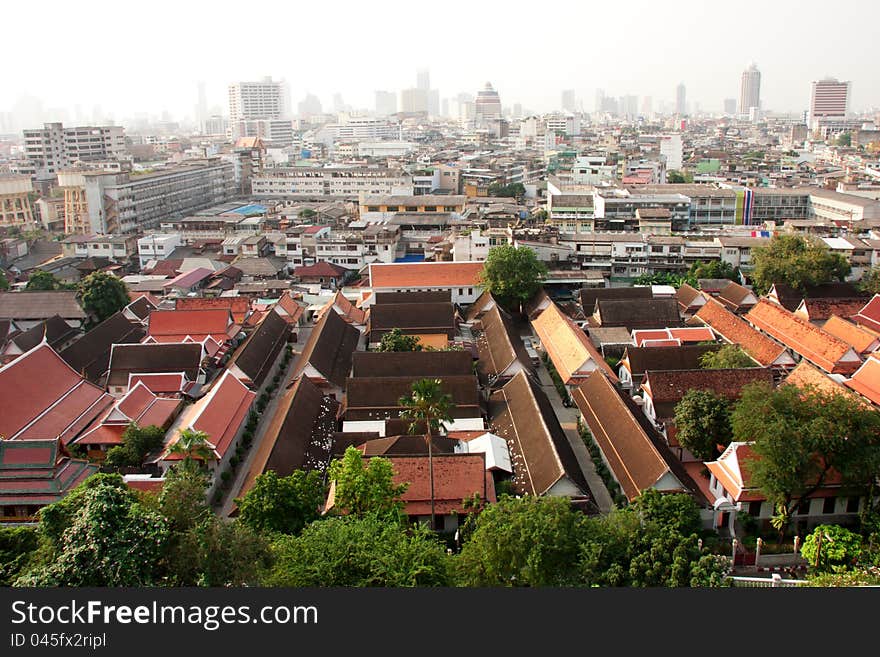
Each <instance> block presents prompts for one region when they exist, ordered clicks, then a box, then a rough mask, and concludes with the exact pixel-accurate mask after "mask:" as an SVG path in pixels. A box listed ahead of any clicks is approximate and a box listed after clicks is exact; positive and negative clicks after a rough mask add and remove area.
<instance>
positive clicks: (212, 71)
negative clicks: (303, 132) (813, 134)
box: [0, 0, 880, 120]
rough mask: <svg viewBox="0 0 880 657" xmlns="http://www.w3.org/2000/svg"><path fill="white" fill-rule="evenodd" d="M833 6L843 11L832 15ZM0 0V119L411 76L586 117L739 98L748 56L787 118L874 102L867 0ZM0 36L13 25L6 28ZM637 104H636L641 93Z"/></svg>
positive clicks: (121, 114) (358, 91)
mask: <svg viewBox="0 0 880 657" xmlns="http://www.w3.org/2000/svg"><path fill="white" fill-rule="evenodd" d="M842 6H843V5H842ZM829 7H830V5H829V4H828V3H827V1H823V2H816V1H812V0H809V1H802V2H793V1H787V0H786V1H782V2H777V1H775V0H770V1H768V0H762V1H760V2H755V1H752V0H739V1H738V2H730V3H718V2H710V1H706V2H691V1H688V2H676V1H675V0H662V1H660V0H658V1H652V2H643V1H641V0H629V1H628V2H603V3H598V2H585V1H583V0H582V1H580V2H577V1H575V2H564V1H559V0H557V1H556V2H547V3H545V2H534V1H532V2H521V1H519V0H508V1H505V2H498V1H495V0H492V1H480V0H468V1H467V2H463V1H459V0H445V1H441V2H412V1H411V0H410V1H406V2H404V1H400V2H398V1H391V0H375V1H372V2H370V1H369V0H360V1H358V2H353V3H351V2H314V1H312V2H298V1H296V0H294V1H288V2H283V1H281V2H279V1H278V0H276V1H275V2H267V1H264V0H247V1H242V0H236V1H235V2H226V1H225V0H215V1H213V2H199V3H194V2H186V1H184V2H181V1H180V0H178V1H176V2H169V1H167V0H147V1H145V2H138V1H137V0H133V1H132V0H129V1H128V2H120V1H119V0H116V1H114V2H104V1H98V0H80V1H79V2H68V1H63V2H56V1H50V2H41V3H38V4H34V3H32V2H17V1H16V2H12V1H10V2H5V3H4V4H3V8H2V10H0V11H2V16H3V22H4V23H5V24H6V26H7V28H6V29H5V30H4V31H3V36H2V39H0V55H2V60H0V61H3V63H4V65H3V75H2V80H3V84H2V87H0V111H9V110H11V109H13V107H14V106H15V105H16V104H17V103H18V101H19V99H20V98H21V97H22V96H25V95H27V96H36V97H39V98H41V99H42V100H43V103H44V105H45V106H46V107H65V108H69V109H70V110H72V108H73V107H74V106H76V105H79V106H80V107H81V110H82V112H83V114H84V115H86V116H89V115H91V112H92V110H93V108H94V107H95V106H100V107H101V108H102V109H103V110H104V111H105V112H106V113H107V114H111V115H112V116H113V117H114V118H115V119H116V120H120V119H123V118H125V117H127V116H132V115H134V114H135V113H136V112H145V113H151V114H158V113H159V112H161V111H162V110H163V109H164V110H168V111H169V112H171V113H172V114H173V115H175V116H177V117H182V116H184V115H189V116H191V115H192V114H193V107H194V105H195V103H196V99H197V90H196V89H197V88H196V84H197V82H198V81H199V80H204V81H205V83H206V90H207V96H208V105H209V107H210V106H212V105H219V106H221V107H222V108H223V111H224V113H226V111H227V106H226V88H227V85H228V84H229V83H230V82H232V81H236V80H252V79H258V78H261V77H263V76H266V75H271V76H273V77H274V78H275V79H279V78H286V79H287V81H288V82H289V84H290V87H291V95H292V99H293V103H294V106H295V105H296V103H297V102H298V101H299V100H300V99H301V98H302V97H303V96H304V95H305V94H306V93H307V92H311V93H314V94H316V95H317V96H318V97H319V98H320V99H321V101H322V102H323V103H324V107H325V109H328V108H330V107H331V106H332V105H331V98H332V94H333V93H334V92H340V93H341V94H342V96H343V98H344V100H345V102H346V103H348V104H351V105H353V106H355V107H363V108H372V107H373V105H374V99H373V92H374V91H375V90H376V89H388V90H395V91H396V90H399V89H401V88H405V87H410V86H415V76H416V69H418V68H422V67H427V68H429V69H430V72H431V86H432V87H433V88H436V89H439V90H440V95H441V97H451V96H453V95H455V94H457V93H458V92H460V91H467V92H470V93H476V91H477V90H478V89H479V88H481V87H482V86H483V84H484V83H485V82H486V81H491V82H492V84H493V85H494V86H495V88H496V89H497V90H498V92H499V94H500V95H501V101H502V103H503V104H504V105H505V106H509V105H512V104H513V103H515V102H519V103H522V104H523V105H524V106H525V107H526V108H530V109H532V110H534V111H539V112H540V111H549V110H552V109H556V108H558V107H559V106H560V92H561V90H562V89H568V88H571V89H574V90H575V91H576V93H577V96H578V99H579V100H582V101H583V106H584V109H585V110H587V111H592V109H593V106H594V99H595V93H596V88H602V89H604V90H605V93H606V94H607V95H610V96H620V95H624V94H634V95H638V96H647V95H650V96H652V98H653V102H654V107H655V108H657V107H658V106H659V104H660V103H661V102H664V101H666V102H669V101H672V99H673V97H674V89H675V86H676V85H677V84H678V83H679V82H684V84H685V85H686V87H687V100H688V102H697V103H699V104H700V107H701V108H703V109H709V110H711V109H720V108H721V107H722V102H723V99H724V98H738V97H739V84H740V75H741V73H742V71H743V69H744V68H745V67H746V66H747V65H748V64H749V62H751V61H755V62H756V63H757V65H758V68H759V69H760V71H761V74H762V84H761V101H762V106H763V107H764V108H765V109H768V110H775V111H801V110H804V109H806V107H807V105H808V103H809V93H810V81H811V80H814V79H818V78H821V77H824V76H829V75H830V76H834V77H837V78H839V79H842V80H851V81H852V102H851V107H852V108H853V109H856V110H859V109H864V108H869V107H875V108H876V107H880V73H878V67H877V62H878V59H880V54H878V49H877V48H878V46H877V41H876V37H877V25H878V24H880V21H878V19H880V2H877V1H876V0H867V1H865V0H860V1H857V2H850V3H846V5H845V7H846V11H845V12H844V13H840V12H836V13H835V12H831V14H830V15H829ZM10 26H22V27H21V28H12V29H11V28H10ZM640 103H641V101H640Z"/></svg>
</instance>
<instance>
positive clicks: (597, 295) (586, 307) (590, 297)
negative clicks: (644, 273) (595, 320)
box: [580, 286, 653, 316]
mask: <svg viewBox="0 0 880 657" xmlns="http://www.w3.org/2000/svg"><path fill="white" fill-rule="evenodd" d="M652 298H653V293H652V292H651V288H650V286H636V287H595V288H582V289H581V291H580V301H581V308H582V309H583V311H584V315H585V316H590V315H592V314H593V312H594V311H595V310H596V301H598V300H600V299H605V300H607V299H617V300H620V301H623V300H631V299H652Z"/></svg>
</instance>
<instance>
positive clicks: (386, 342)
mask: <svg viewBox="0 0 880 657" xmlns="http://www.w3.org/2000/svg"><path fill="white" fill-rule="evenodd" d="M421 350H422V345H421V344H419V337H418V336H417V335H404V334H403V332H401V330H400V329H399V328H393V329H391V330H390V331H388V333H386V334H384V335H383V336H382V339H381V340H379V346H378V347H377V349H376V351H421Z"/></svg>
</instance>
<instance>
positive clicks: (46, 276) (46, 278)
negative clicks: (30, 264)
mask: <svg viewBox="0 0 880 657" xmlns="http://www.w3.org/2000/svg"><path fill="white" fill-rule="evenodd" d="M63 288H64V284H63V283H62V282H61V281H60V280H58V278H57V277H56V276H55V274H52V273H51V272H48V271H43V270H42V269H38V270H36V271H35V272H32V273H31V275H30V276H28V282H27V286H25V289H26V290H32V291H34V292H45V291H49V290H60V289H63Z"/></svg>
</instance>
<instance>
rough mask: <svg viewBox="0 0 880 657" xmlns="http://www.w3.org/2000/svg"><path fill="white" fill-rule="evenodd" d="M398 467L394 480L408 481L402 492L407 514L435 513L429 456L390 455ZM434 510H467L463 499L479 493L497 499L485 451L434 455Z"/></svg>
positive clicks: (396, 467)
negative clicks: (432, 500) (429, 472)
mask: <svg viewBox="0 0 880 657" xmlns="http://www.w3.org/2000/svg"><path fill="white" fill-rule="evenodd" d="M385 458H388V459H389V460H390V461H391V465H392V466H393V468H394V483H395V484H401V483H408V484H409V486H408V487H407V489H406V492H404V494H403V495H402V499H403V503H404V513H406V514H407V515H415V516H424V515H430V514H431V487H430V478H429V477H428V457H427V456H386V457H385ZM433 461H434V463H433V465H434V512H435V514H437V515H447V514H450V513H463V512H464V508H463V507H462V502H463V500H465V499H467V498H469V497H471V496H472V495H473V494H474V493H477V494H478V495H479V496H480V498H481V499H482V500H484V501H486V502H490V503H491V502H495V486H494V485H493V483H492V481H493V480H492V476H491V474H489V476H487V472H486V460H485V457H484V455H483V454H481V453H476V454H454V455H453V454H444V455H438V454H434V458H433Z"/></svg>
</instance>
